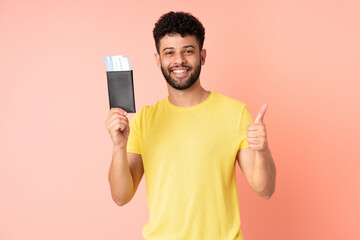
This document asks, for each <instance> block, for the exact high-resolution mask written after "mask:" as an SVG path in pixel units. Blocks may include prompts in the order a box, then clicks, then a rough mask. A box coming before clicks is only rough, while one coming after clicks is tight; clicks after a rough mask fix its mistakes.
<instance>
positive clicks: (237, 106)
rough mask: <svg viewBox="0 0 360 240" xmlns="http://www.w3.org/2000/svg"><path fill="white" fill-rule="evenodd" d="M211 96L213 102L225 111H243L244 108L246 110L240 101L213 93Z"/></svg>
mask: <svg viewBox="0 0 360 240" xmlns="http://www.w3.org/2000/svg"><path fill="white" fill-rule="evenodd" d="M213 95H214V102H215V103H217V104H219V105H221V107H224V108H226V109H229V110H239V111H243V110H244V109H245V108H247V106H246V104H245V103H244V102H242V101H240V100H237V99H234V98H231V97H228V96H225V95H222V94H220V93H217V92H213Z"/></svg>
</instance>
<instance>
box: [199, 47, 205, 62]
mask: <svg viewBox="0 0 360 240" xmlns="http://www.w3.org/2000/svg"><path fill="white" fill-rule="evenodd" d="M200 58H201V65H204V64H205V59H206V49H202V50H201V52H200Z"/></svg>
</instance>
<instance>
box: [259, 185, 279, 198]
mask: <svg viewBox="0 0 360 240" xmlns="http://www.w3.org/2000/svg"><path fill="white" fill-rule="evenodd" d="M254 190H255V192H256V193H257V195H259V196H260V197H262V198H264V199H270V198H271V197H272V195H273V194H274V192H275V184H272V185H271V186H267V187H264V188H260V189H259V188H256V187H254Z"/></svg>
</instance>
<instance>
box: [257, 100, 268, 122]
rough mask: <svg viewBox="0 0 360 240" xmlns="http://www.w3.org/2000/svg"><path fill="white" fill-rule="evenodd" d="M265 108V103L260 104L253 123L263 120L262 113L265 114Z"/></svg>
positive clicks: (266, 106)
mask: <svg viewBox="0 0 360 240" xmlns="http://www.w3.org/2000/svg"><path fill="white" fill-rule="evenodd" d="M267 108H268V105H267V104H264V105H262V107H261V108H260V111H259V113H258V115H257V116H256V119H255V123H262V122H263V120H264V115H265V112H266V110H267Z"/></svg>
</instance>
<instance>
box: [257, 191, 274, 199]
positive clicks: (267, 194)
mask: <svg viewBox="0 0 360 240" xmlns="http://www.w3.org/2000/svg"><path fill="white" fill-rule="evenodd" d="M273 194H274V191H272V192H270V193H266V194H264V193H263V194H259V195H260V196H261V197H262V198H264V199H266V200H268V199H270V198H271V196H272V195H273Z"/></svg>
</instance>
